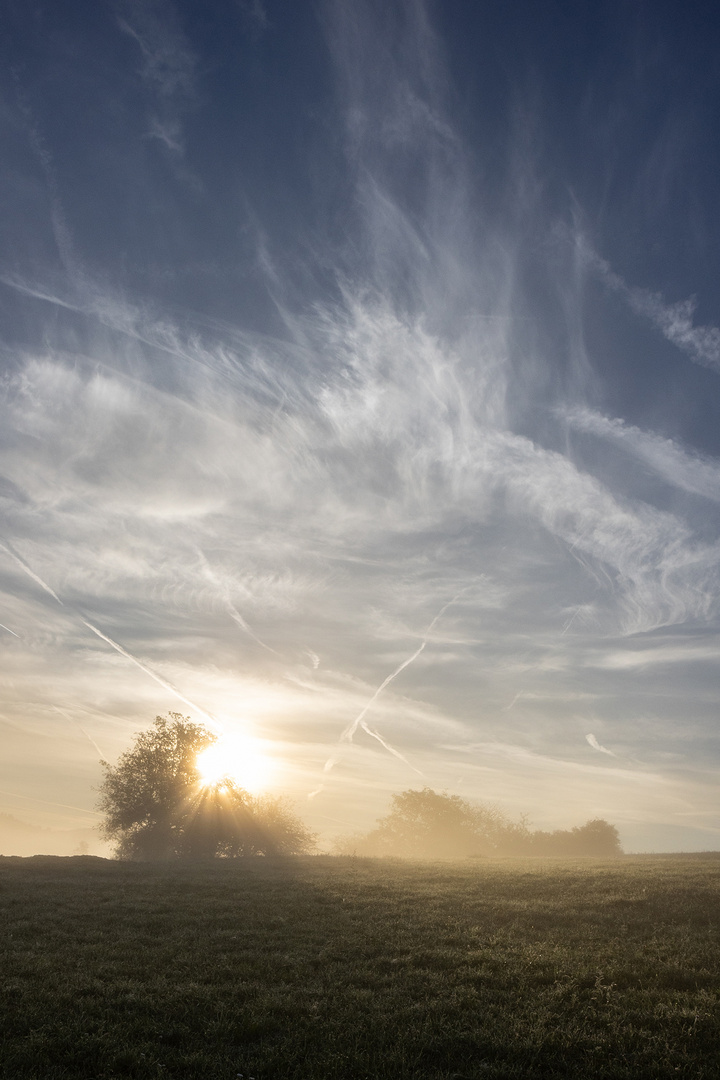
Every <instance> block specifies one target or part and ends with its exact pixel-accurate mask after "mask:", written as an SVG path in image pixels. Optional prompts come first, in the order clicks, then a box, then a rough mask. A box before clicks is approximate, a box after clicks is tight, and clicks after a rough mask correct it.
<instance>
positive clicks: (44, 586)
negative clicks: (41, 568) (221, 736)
mask: <svg viewBox="0 0 720 1080" xmlns="http://www.w3.org/2000/svg"><path fill="white" fill-rule="evenodd" d="M0 548H3V550H4V551H6V552H7V553H8V555H9V556H10V557H11V558H12V559H14V560H15V562H16V563H17V564H18V566H20V567H21V568H22V569H23V570H24V571H25V573H26V574H27V575H28V576H29V577H31V578H32V579H33V581H35V582H37V584H38V585H39V586H40V588H41V589H44V590H45V592H47V593H49V594H50V596H52V597H53V599H54V600H57V602H58V604H59V605H60V607H65V604H63V602H62V600H61V599H60V597H59V596H58V595H57V593H56V592H54V590H53V589H51V588H50V586H49V585H48V584H47V582H45V581H43V579H42V578H41V577H40V576H39V574H36V573H35V571H34V570H33V569H32V568H31V567H30V566H28V564H27V563H26V562H25V560H24V559H22V558H21V557H20V556H19V555H18V554H16V553H15V552H14V551H13V549H12V547H11V546H10V545H9V543H8V541H7V540H2V541H0ZM69 610H71V611H73V612H74V614H75V615H77V616H78V618H79V619H80V622H81V623H82V624H83V626H87V628H88V630H92V632H93V634H97V636H98V637H99V638H102V640H103V641H106V642H107V643H108V645H110V646H112V648H113V649H115V650H116V652H119V653H120V655H121V656H124V657H126V659H128V660H131V661H132V663H133V664H136V665H137V666H138V667H139V668H140V670H141V671H144V672H145V674H146V675H149V676H150V678H151V679H154V680H155V682H156V683H159V685H160V686H162V687H164V689H165V690H169V691H170V693H171V694H174V695H175V697H176V698H178V700H179V701H182V702H183V704H185V705H187V706H189V708H191V709H193V710H194V711H196V712H198V713H200V715H201V716H204V717H205V719H206V720H207V721H209V723H210V725H211V727H213V728H214V729H215V730H216V731H222V726H221V725H220V724H219V723H218V721H217V720H216V719H215V717H214V716H211V715H210V713H209V712H206V711H205V709H201V708H200V706H199V705H196V704H195V703H194V702H193V701H191V700H190V698H187V697H185V695H184V694H182V693H181V692H180V691H179V690H178V689H177V687H175V686H173V685H172V683H169V682H168V681H167V680H166V679H163V678H162V676H160V675H158V674H157V673H156V672H154V671H153V670H152V669H151V668H149V667H147V666H146V665H145V664H143V663H142V662H141V661H140V660H138V658H137V657H136V656H133V654H132V653H130V652H128V651H127V649H124V648H123V647H122V645H118V643H117V641H113V639H112V638H111V637H108V636H107V634H103V632H102V630H98V628H97V626H93V624H92V623H91V622H88V621H87V619H84V618H83V617H82V615H81V614H80V612H79V611H77V609H76V608H73V607H70V609H69ZM10 633H12V630H11V631H10ZM15 636H16V637H17V634H16V635H15Z"/></svg>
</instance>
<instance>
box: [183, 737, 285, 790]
mask: <svg viewBox="0 0 720 1080" xmlns="http://www.w3.org/2000/svg"><path fill="white" fill-rule="evenodd" d="M196 764H197V768H198V771H199V773H200V781H201V783H202V784H203V786H204V787H213V786H216V785H219V784H222V781H223V780H226V779H227V780H232V781H233V782H234V783H235V784H238V785H239V786H240V787H242V788H245V790H246V791H252V792H257V791H260V790H262V789H263V788H265V787H266V786H267V783H268V780H269V778H270V776H271V774H272V771H273V768H272V762H271V760H270V758H269V757H268V756H267V755H266V754H264V753H263V751H262V749H261V748H260V744H259V743H258V742H257V741H256V740H255V739H249V738H246V737H243V736H239V735H222V736H221V737H220V738H219V739H218V741H217V742H214V743H213V744H212V746H209V747H208V748H207V750H203V752H202V753H201V754H199V755H198V757H197V761H196Z"/></svg>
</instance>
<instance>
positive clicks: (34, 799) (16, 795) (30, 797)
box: [0, 791, 102, 817]
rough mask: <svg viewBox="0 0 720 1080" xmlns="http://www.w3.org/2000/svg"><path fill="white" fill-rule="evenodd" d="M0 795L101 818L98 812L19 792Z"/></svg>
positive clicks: (0, 792)
mask: <svg viewBox="0 0 720 1080" xmlns="http://www.w3.org/2000/svg"><path fill="white" fill-rule="evenodd" d="M0 795H7V796H9V797H10V798H11V799H26V800H27V801H28V802H40V803H45V805H46V806H64V807H65V809H66V810H79V811H80V813H81V814H92V815H93V817H102V814H101V813H100V811H99V810H87V809H86V808H85V807H84V806H71V805H70V803H64V802H53V801H51V800H50V799H38V798H37V796H35V795H21V794H20V792H19V791H0Z"/></svg>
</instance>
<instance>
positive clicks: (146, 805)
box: [98, 713, 314, 859]
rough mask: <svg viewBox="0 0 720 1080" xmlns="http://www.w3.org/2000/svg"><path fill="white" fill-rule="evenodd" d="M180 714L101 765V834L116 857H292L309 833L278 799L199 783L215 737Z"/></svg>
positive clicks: (308, 844)
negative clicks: (200, 763)
mask: <svg viewBox="0 0 720 1080" xmlns="http://www.w3.org/2000/svg"><path fill="white" fill-rule="evenodd" d="M215 739H216V737H215V735H213V733H212V732H210V731H208V729H207V728H206V727H204V726H203V725H202V724H196V723H194V722H193V721H192V720H191V719H190V718H189V717H187V716H181V715H180V714H179V713H169V714H168V716H167V717H165V716H157V717H156V718H155V720H154V722H153V725H152V727H151V728H150V729H149V730H148V731H144V732H141V733H140V734H139V735H138V736H137V737H136V739H135V743H134V745H133V747H132V749H131V750H128V751H126V752H125V753H124V754H122V755H121V757H120V760H119V761H118V763H117V765H115V766H112V765H109V764H108V762H106V761H105V762H103V766H104V769H105V778H104V780H103V782H102V784H101V786H100V799H99V803H98V806H99V809H100V810H101V812H102V813H104V814H105V822H104V825H103V827H102V832H103V834H104V835H105V837H106V838H107V839H109V840H111V841H114V842H115V844H116V854H117V856H118V857H119V858H121V859H170V858H177V857H196V858H197V857H210V856H223V857H226V858H235V857H237V856H240V855H271V854H272V855H296V854H302V853H304V852H307V851H308V850H310V849H311V848H312V846H313V843H314V837H313V836H312V834H311V833H310V832H308V830H307V829H306V828H305V826H304V825H303V823H302V822H301V821H300V820H299V819H298V818H297V817H296V816H295V815H294V814H293V813H292V812H291V810H290V809H289V808H288V807H287V805H286V804H285V803H284V802H283V801H282V800H281V799H275V798H272V797H270V796H261V797H256V796H253V795H251V794H250V793H249V792H247V791H245V790H244V789H243V788H241V787H239V786H238V785H237V784H235V783H233V781H232V780H230V779H228V778H226V779H224V780H222V781H221V782H220V783H217V784H210V785H208V784H204V783H203V782H202V780H201V776H200V773H199V770H198V767H197V758H198V756H199V754H200V753H201V752H202V751H203V750H205V749H207V747H208V746H210V745H211V744H212V743H213V742H215Z"/></svg>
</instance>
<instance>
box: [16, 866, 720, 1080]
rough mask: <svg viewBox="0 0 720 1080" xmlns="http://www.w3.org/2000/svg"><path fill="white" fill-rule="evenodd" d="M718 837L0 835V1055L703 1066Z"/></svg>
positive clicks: (305, 1073) (63, 1073)
mask: <svg viewBox="0 0 720 1080" xmlns="http://www.w3.org/2000/svg"><path fill="white" fill-rule="evenodd" d="M719 926H720V855H707V856H668V857H649V856H645V857H641V856H636V857H630V856H628V857H624V858H621V859H615V860H608V861H604V862H603V861H596V860H590V859H588V860H582V861H580V860H578V861H574V862H568V861H555V862H552V861H548V860H533V859H524V860H522V859H517V860H497V861H492V860H484V859H478V860H473V861H468V862H465V863H458V864H449V863H446V864H443V863H433V864H424V865H423V864H418V863H415V864H412V863H403V862H399V861H398V862H389V861H381V860H371V859H357V858H352V857H348V858H339V857H337V858H333V857H330V856H318V857H306V858H295V859H288V860H273V859H269V858H261V857H258V858H246V859H239V860H235V861H221V860H215V861H208V862H204V863H194V864H183V863H174V864H157V865H152V864H139V863H121V862H114V861H109V860H104V859H96V858H89V857H75V858H66V859H63V858H53V857H36V858H32V859H20V858H9V857H6V858H0V939H1V942H0V949H1V952H0V984H1V988H2V989H1V995H2V1006H1V1008H2V1026H1V1027H0V1076H2V1077H3V1078H8V1080H9V1078H12V1080H18V1078H21V1077H33V1078H37V1080H59V1078H61V1077H62V1078H73V1080H74V1078H85V1077H87V1078H91V1077H92V1078H97V1080H111V1078H125V1077H132V1078H138V1080H145V1078H151V1077H152V1078H163V1080H180V1078H184V1077H189V1078H190V1077H191V1078H198V1080H200V1078H203V1080H239V1078H240V1077H242V1078H243V1080H249V1078H250V1077H254V1078H256V1080H285V1078H294V1080H333V1078H343V1077H350V1078H357V1080H364V1078H368V1080H370V1078H378V1080H379V1078H390V1077H392V1078H408V1080H409V1078H418V1080H420V1078H423V1080H449V1078H450V1077H455V1078H458V1080H459V1078H460V1077H467V1078H478V1080H480V1078H482V1080H490V1078H500V1077H502V1078H508V1080H509V1078H515V1077H517V1078H520V1077H522V1078H540V1077H543V1078H544V1077H578V1078H588V1077H598V1078H599V1077H608V1078H610V1077H612V1078H624V1077H627V1078H631V1077H632V1078H633V1080H635V1078H637V1077H649V1078H664V1077H687V1078H691V1077H692V1080H702V1078H708V1080H709V1078H717V1077H718V1075H720V1010H719V1009H718V994H719V991H720V954H719V951H718V944H719V942H718V933H719Z"/></svg>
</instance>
